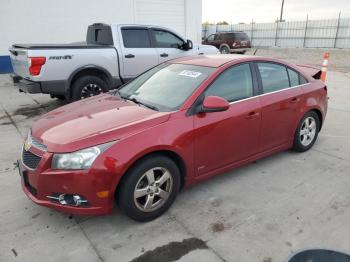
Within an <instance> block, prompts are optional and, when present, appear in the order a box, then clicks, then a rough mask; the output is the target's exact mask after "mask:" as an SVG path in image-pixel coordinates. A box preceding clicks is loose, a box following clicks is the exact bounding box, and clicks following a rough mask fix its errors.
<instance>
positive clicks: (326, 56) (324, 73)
mask: <svg viewBox="0 0 350 262" xmlns="http://www.w3.org/2000/svg"><path fill="white" fill-rule="evenodd" d="M328 59H329V52H326V53H324V54H323V63H322V68H321V77H320V79H321V80H322V81H323V82H326V76H327V66H328Z"/></svg>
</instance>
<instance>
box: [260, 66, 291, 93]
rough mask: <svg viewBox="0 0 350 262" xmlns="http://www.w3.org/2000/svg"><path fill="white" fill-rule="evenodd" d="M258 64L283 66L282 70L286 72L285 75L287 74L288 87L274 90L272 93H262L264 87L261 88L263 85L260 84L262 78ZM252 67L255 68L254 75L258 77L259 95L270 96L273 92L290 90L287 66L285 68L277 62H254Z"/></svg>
mask: <svg viewBox="0 0 350 262" xmlns="http://www.w3.org/2000/svg"><path fill="white" fill-rule="evenodd" d="M259 63H267V64H275V65H279V66H283V67H284V69H285V70H286V73H287V76H288V82H289V86H287V87H284V88H282V89H279V90H276V91H273V92H269V93H264V87H263V83H262V78H261V74H260V71H259V67H258V64H259ZM254 67H255V70H256V73H257V75H258V82H259V95H267V94H271V93H275V92H280V91H283V90H286V89H289V88H291V87H290V78H289V74H288V70H287V66H286V65H284V64H281V63H278V62H275V61H254Z"/></svg>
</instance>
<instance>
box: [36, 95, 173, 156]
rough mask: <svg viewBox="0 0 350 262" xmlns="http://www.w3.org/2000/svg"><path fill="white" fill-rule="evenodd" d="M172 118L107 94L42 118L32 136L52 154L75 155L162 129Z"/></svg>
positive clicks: (85, 100)
mask: <svg viewBox="0 0 350 262" xmlns="http://www.w3.org/2000/svg"><path fill="white" fill-rule="evenodd" d="M169 115H170V114H169V112H157V111H154V110H151V109H149V108H146V107H143V106H141V105H137V104H135V103H134V102H131V101H125V100H122V99H120V98H119V97H117V96H112V95H109V94H104V95H100V96H96V97H93V98H89V99H84V100H81V101H78V102H75V103H72V104H68V105H66V106H62V107H59V108H57V109H55V110H53V111H51V112H49V113H47V114H45V115H43V116H42V117H41V118H40V119H39V120H38V121H36V122H35V123H34V124H33V126H32V136H33V138H34V139H37V140H39V141H40V142H42V143H43V144H44V145H46V146H47V149H48V151H49V152H73V151H76V150H79V149H82V148H87V147H90V146H94V145H98V144H102V143H107V142H110V141H113V140H118V139H122V138H124V137H127V136H129V135H132V134H135V133H138V132H140V131H142V130H145V129H147V128H150V127H153V126H155V125H159V124H161V123H163V122H165V121H167V120H168V118H169Z"/></svg>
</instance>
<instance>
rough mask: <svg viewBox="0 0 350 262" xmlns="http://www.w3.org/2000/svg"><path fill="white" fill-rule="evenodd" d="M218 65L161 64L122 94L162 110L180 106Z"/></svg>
mask: <svg viewBox="0 0 350 262" xmlns="http://www.w3.org/2000/svg"><path fill="white" fill-rule="evenodd" d="M214 70H215V68H211V67H204V66H195V65H184V64H161V65H159V66H156V67H155V68H152V69H150V70H149V71H147V72H145V73H143V74H142V75H140V76H139V77H137V78H136V79H134V80H133V81H131V82H130V83H128V84H126V85H125V86H123V87H122V88H121V89H120V90H119V91H118V93H119V95H120V96H121V97H122V98H124V99H128V100H131V101H134V102H135V103H139V104H143V105H144V106H147V107H149V108H152V109H154V110H159V111H174V110H178V109H179V108H180V106H181V105H182V104H183V103H184V102H185V101H186V99H187V98H188V97H189V96H190V95H191V94H192V93H193V92H194V91H195V90H196V89H197V88H198V86H199V85H200V84H201V83H202V82H203V81H204V80H205V79H206V78H207V77H208V76H209V75H210V74H211V73H212V72H213V71H214Z"/></svg>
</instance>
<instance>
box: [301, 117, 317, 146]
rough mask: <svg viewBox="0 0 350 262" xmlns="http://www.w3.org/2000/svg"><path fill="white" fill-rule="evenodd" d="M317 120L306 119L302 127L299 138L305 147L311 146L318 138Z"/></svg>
mask: <svg viewBox="0 0 350 262" xmlns="http://www.w3.org/2000/svg"><path fill="white" fill-rule="evenodd" d="M316 129H317V125H316V120H315V119H314V118H313V117H307V118H305V120H304V122H303V124H302V125H301V127H300V132H299V137H300V143H301V144H302V145H303V146H305V147H306V146H309V145H310V144H311V143H312V141H313V140H314V139H315V136H316V131H317V130H316Z"/></svg>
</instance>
